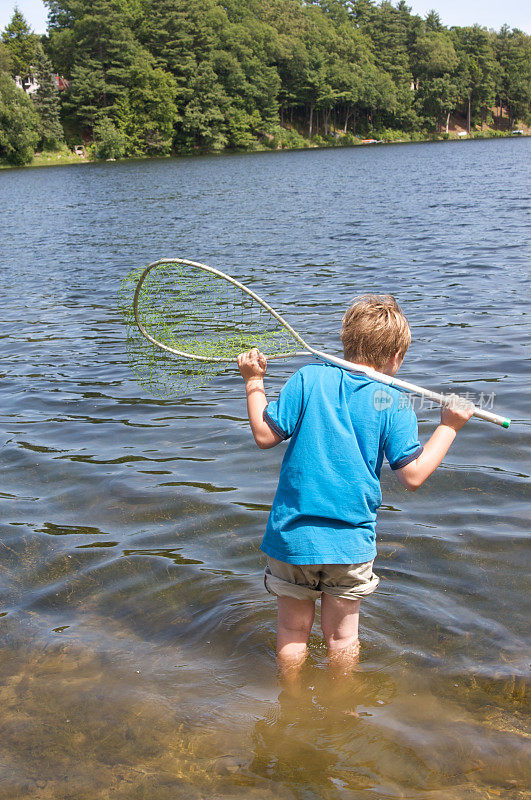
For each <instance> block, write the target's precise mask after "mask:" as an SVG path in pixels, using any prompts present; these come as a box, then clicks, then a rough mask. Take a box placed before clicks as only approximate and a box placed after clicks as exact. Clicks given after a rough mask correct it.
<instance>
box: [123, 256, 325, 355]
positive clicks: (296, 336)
mask: <svg viewBox="0 0 531 800" xmlns="http://www.w3.org/2000/svg"><path fill="white" fill-rule="evenodd" d="M162 264H186V265H187V266H190V267H195V268H196V269H201V270H203V271H204V272H210V273H212V274H213V275H216V276H217V277H218V278H223V280H226V281H228V282H229V283H232V285H233V286H236V287H237V288H238V289H240V291H242V292H244V294H246V295H248V296H249V297H252V298H253V300H256V302H257V303H259V304H260V305H261V306H262V307H263V308H265V310H266V311H268V312H269V313H270V314H271V316H273V317H274V318H275V319H276V320H277V321H278V322H279V323H280V324H281V325H282V326H283V327H284V328H285V329H286V330H287V331H288V333H289V334H290V335H291V336H293V338H294V339H295V341H297V342H298V343H299V344H301V345H302V346H303V347H304V348H305V350H306V351H307V352H310V353H312V352H314V351H313V350H312V348H311V347H310V346H309V345H308V344H306V342H305V341H304V339H303V338H302V336H300V335H299V334H298V333H297V331H296V330H294V329H293V328H292V327H291V325H290V324H289V323H288V322H286V320H285V319H283V318H282V317H281V316H280V314H278V313H277V312H276V311H275V309H274V308H271V306H270V305H269V304H268V303H266V302H265V300H262V298H261V297H259V296H258V295H257V294H256V293H255V292H253V291H252V289H249V288H248V287H247V286H245V285H244V284H243V283H240V282H239V281H237V280H236V278H232V277H231V276H230V275H226V274H225V273H224V272H221V270H219V269H216V268H215V267H210V266H209V265H208V264H201V263H200V262H199V261H189V260H188V259H185V258H160V259H159V260H158V261H154V262H153V263H152V264H149V265H148V266H147V267H146V268H145V270H144V271H143V272H142V275H141V276H140V278H139V279H138V283H137V286H136V290H135V296H134V298H133V313H134V315H135V321H136V324H137V327H138V330H139V331H140V333H141V334H142V336H144V338H145V339H147V340H148V342H151V343H152V344H154V345H155V346H156V347H159V348H160V349H161V350H165V351H166V352H167V353H171V354H172V355H175V356H179V358H188V359H190V360H191V361H208V362H216V363H220V362H226V363H233V362H234V359H233V358H209V357H207V356H199V355H191V354H190V353H186V352H184V351H183V350H177V348H175V347H169V346H168V345H167V344H163V343H162V342H159V341H157V339H155V338H154V337H153V336H151V334H150V333H149V332H148V331H147V330H146V329H145V327H144V325H143V324H142V321H141V320H140V314H139V312H138V298H139V297H140V290H141V288H142V284H143V283H144V281H145V279H146V278H147V276H148V274H149V273H150V272H151V270H152V269H154V267H159V266H161V265H162ZM303 355H306V352H304V351H303V352H298V353H280V354H277V355H274V356H268V360H270V359H272V358H292V357H294V356H303Z"/></svg>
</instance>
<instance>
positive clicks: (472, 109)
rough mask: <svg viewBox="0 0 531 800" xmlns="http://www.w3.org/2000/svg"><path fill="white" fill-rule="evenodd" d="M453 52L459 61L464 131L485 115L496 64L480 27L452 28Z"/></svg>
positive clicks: (493, 92) (490, 101)
mask: <svg viewBox="0 0 531 800" xmlns="http://www.w3.org/2000/svg"><path fill="white" fill-rule="evenodd" d="M453 33H454V38H455V49H456V52H457V54H458V57H459V65H458V68H457V72H456V78H457V85H458V86H459V91H460V96H461V102H462V104H463V106H464V111H465V114H466V118H467V130H468V132H469V133H470V130H471V126H472V125H473V124H474V123H475V122H477V121H479V120H481V123H482V125H483V122H484V120H485V119H486V117H487V115H488V109H489V108H490V107H491V106H492V105H493V104H494V100H495V96H496V62H495V60H494V49H493V46H492V42H491V39H490V36H489V33H488V31H487V30H486V29H485V28H481V27H480V26H479V25H473V26H472V27H466V28H454V31H453Z"/></svg>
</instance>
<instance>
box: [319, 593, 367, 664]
mask: <svg viewBox="0 0 531 800" xmlns="http://www.w3.org/2000/svg"><path fill="white" fill-rule="evenodd" d="M360 604H361V600H346V599H345V598H343V597H334V596H333V595H331V594H325V593H324V592H323V594H322V596H321V627H322V629H323V635H324V637H325V641H326V646H327V648H328V658H329V660H330V667H331V668H332V670H333V672H334V673H337V674H341V673H345V672H348V671H349V670H350V669H352V667H354V666H356V664H357V662H358V657H359V639H358V623H359V614H360Z"/></svg>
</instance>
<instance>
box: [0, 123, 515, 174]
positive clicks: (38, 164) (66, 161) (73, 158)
mask: <svg viewBox="0 0 531 800" xmlns="http://www.w3.org/2000/svg"><path fill="white" fill-rule="evenodd" d="M530 137H531V133H528V132H525V133H522V134H518V135H515V134H513V133H511V132H505V131H496V132H493V131H485V132H484V133H481V131H475V132H474V133H471V134H470V136H462V137H461V136H457V135H453V134H450V135H448V136H446V135H443V134H438V135H433V136H428V137H426V138H424V139H395V140H389V139H388V140H385V139H381V140H376V139H375V140H366V139H360V140H359V141H354V142H348V143H345V144H342V143H341V142H340V141H339V142H336V143H324V144H312V143H311V142H308V144H307V145H306V146H301V147H278V148H271V147H266V146H265V145H262V146H258V147H256V148H245V149H243V148H242V149H237V148H233V149H230V148H225V149H223V150H213V149H212V150H208V149H204V150H201V149H198V150H195V151H183V152H180V153H179V152H177V153H168V154H167V155H163V156H147V155H146V156H129V157H126V158H120V159H114V158H109V159H91V158H88V157H86V156H77V155H75V153H72V152H68V153H66V152H65V151H64V150H63V151H61V152H60V153H57V155H55V154H54V153H53V152H47V153H45V154H44V157H43V155H42V154H39V155H36V156H34V158H33V160H32V162H31V163H30V164H6V163H4V162H1V161H0V170H4V169H28V168H29V169H34V168H42V167H60V166H71V165H72V164H78V165H79V164H105V163H109V162H116V163H120V164H123V163H125V162H127V161H160V160H162V159H167V158H170V159H173V158H190V157H194V156H223V155H234V154H238V155H243V154H248V153H249V154H256V153H279V152H294V151H297V150H299V151H304V150H339V149H344V148H353V147H377V146H382V145H401V144H435V143H441V142H471V141H478V140H482V141H484V140H491V141H492V140H498V139H528V138H530Z"/></svg>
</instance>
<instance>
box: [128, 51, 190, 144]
mask: <svg viewBox="0 0 531 800" xmlns="http://www.w3.org/2000/svg"><path fill="white" fill-rule="evenodd" d="M175 94H176V84H175V79H174V78H173V77H172V76H171V75H169V74H168V73H167V72H164V70H162V69H160V68H159V67H154V65H153V61H152V59H151V58H150V56H149V55H148V54H145V55H143V56H142V58H138V59H136V60H135V61H134V62H133V64H131V66H130V68H129V70H128V76H127V92H126V93H125V94H124V95H123V97H122V98H121V100H120V101H118V103H117V106H116V109H115V119H116V122H117V125H118V128H119V129H120V130H121V131H122V132H123V133H124V134H125V137H126V146H125V154H126V155H143V154H145V155H150V156H157V155H164V154H166V153H169V152H170V150H171V146H172V141H173V125H174V122H175V118H176V115H177V108H176V106H175V102H174V97H175Z"/></svg>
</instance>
